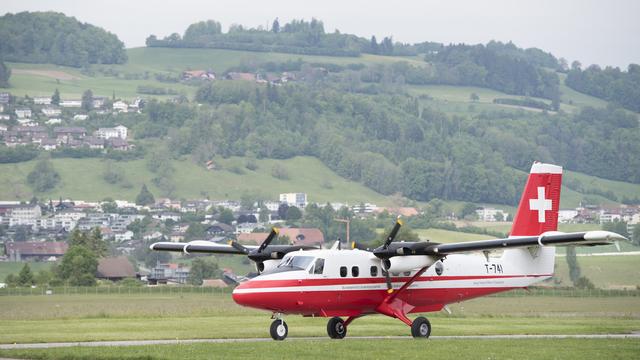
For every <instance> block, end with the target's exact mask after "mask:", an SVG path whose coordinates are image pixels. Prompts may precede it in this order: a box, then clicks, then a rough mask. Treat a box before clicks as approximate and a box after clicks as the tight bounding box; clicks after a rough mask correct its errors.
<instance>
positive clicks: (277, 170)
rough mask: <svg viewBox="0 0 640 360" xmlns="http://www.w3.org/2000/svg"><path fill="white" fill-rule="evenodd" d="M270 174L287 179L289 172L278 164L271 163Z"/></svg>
mask: <svg viewBox="0 0 640 360" xmlns="http://www.w3.org/2000/svg"><path fill="white" fill-rule="evenodd" d="M271 176H273V177H274V178H276V179H280V180H289V172H288V171H287V169H285V168H284V167H282V166H281V165H279V164H275V165H273V167H272V168H271Z"/></svg>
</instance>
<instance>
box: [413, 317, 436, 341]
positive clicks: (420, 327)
mask: <svg viewBox="0 0 640 360" xmlns="http://www.w3.org/2000/svg"><path fill="white" fill-rule="evenodd" d="M411 335H412V336H413V337H414V338H416V339H419V338H424V339H427V338H429V335H431V323H430V322H429V320H427V318H426V317H423V316H420V317H417V318H416V319H415V320H413V322H412V323H411Z"/></svg>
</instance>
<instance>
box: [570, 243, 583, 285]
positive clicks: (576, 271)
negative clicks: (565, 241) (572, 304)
mask: <svg viewBox="0 0 640 360" xmlns="http://www.w3.org/2000/svg"><path fill="white" fill-rule="evenodd" d="M566 258H567V265H569V278H570V279H571V282H572V283H573V284H574V285H577V283H578V280H580V277H581V275H580V265H579V264H578V258H577V257H576V247H575V246H567V247H566Z"/></svg>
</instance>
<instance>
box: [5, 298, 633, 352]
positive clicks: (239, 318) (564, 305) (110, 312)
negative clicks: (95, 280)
mask: <svg viewBox="0 0 640 360" xmlns="http://www.w3.org/2000/svg"><path fill="white" fill-rule="evenodd" d="M0 303H1V304H2V306H1V307H0V320H2V321H0V343H13V342H17V343H33V342H56V341H97V340H140V339H193V338H259V337H268V326H269V324H270V322H271V320H270V319H269V314H268V313H266V312H261V311H257V310H252V309H247V308H243V307H240V306H238V305H236V304H234V303H233V302H232V300H231V297H230V295H229V294H192V293H189V294H186V293H185V294H175V293H174V294H144V295H139V294H138V295H128V294H119V295H118V294H111V295H106V294H102V295H84V294H82V295H50V296H43V295H40V296H4V297H0ZM451 310H452V312H453V314H452V315H447V314H446V313H432V314H427V316H428V317H429V319H430V320H431V322H432V324H433V329H434V330H433V334H434V335H492V334H493V335H496V334H603V333H628V332H631V331H636V330H638V329H640V302H638V301H637V298H635V297H588V298H570V297H550V296H524V297H521V296H517V297H485V298H480V299H475V300H471V301H468V302H463V303H460V304H452V305H451ZM412 316H417V315H412ZM286 321H287V323H288V324H289V332H290V336H291V337H306V336H313V337H325V336H326V335H325V332H326V321H327V319H325V318H303V317H300V316H293V315H291V316H287V317H286ZM349 331H350V334H351V335H353V336H380V335H382V336H396V335H397V336H404V335H408V334H409V329H408V328H407V326H406V325H404V324H403V323H401V322H400V321H398V320H395V319H391V318H387V317H384V316H377V315H376V316H367V317H364V318H362V319H358V320H357V321H356V322H354V323H353V325H352V326H351V327H350V329H349Z"/></svg>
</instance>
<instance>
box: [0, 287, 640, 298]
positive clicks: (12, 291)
mask: <svg viewBox="0 0 640 360" xmlns="http://www.w3.org/2000/svg"><path fill="white" fill-rule="evenodd" d="M232 291H233V288H230V287H228V288H215V287H201V286H187V285H179V286H93V287H91V286H87V287H76V286H63V287H38V288H4V289H0V297H1V296H21V295H144V294H159V295H172V294H175V295H180V294H230V293H231V292H232ZM490 296H492V297H523V296H557V297H613V296H631V297H640V290H609V289H573V288H542V287H531V288H529V289H528V290H524V289H517V290H511V291H506V292H502V293H497V294H493V295H490Z"/></svg>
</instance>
